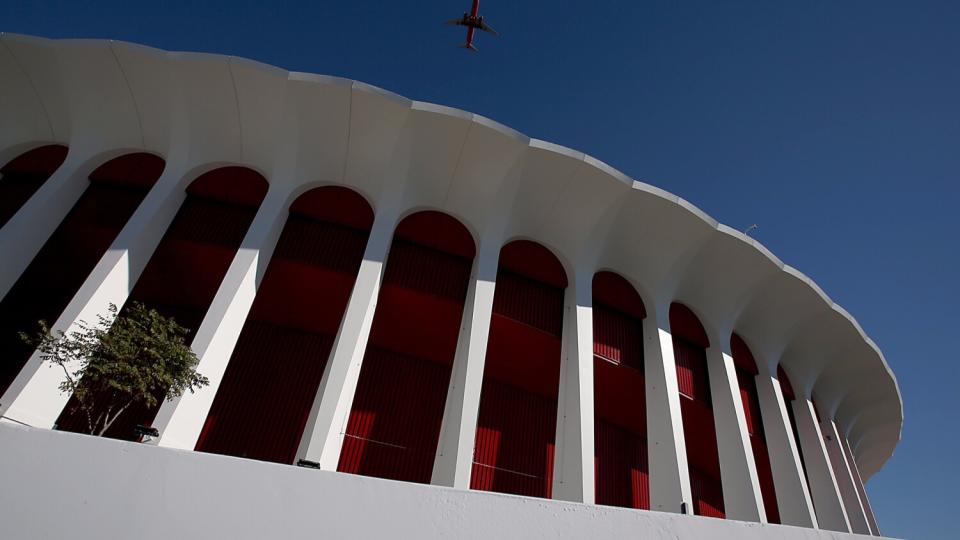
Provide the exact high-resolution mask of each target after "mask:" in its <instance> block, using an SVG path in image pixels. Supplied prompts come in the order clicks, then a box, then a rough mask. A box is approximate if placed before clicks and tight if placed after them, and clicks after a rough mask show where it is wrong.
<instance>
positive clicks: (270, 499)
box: [0, 423, 876, 540]
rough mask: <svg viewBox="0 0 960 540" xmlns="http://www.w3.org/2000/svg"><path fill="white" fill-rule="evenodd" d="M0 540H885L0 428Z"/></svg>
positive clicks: (64, 434)
mask: <svg viewBox="0 0 960 540" xmlns="http://www.w3.org/2000/svg"><path fill="white" fill-rule="evenodd" d="M0 536H2V537H3V538H5V539H21V538H23V539H34V538H97V539H112V538H117V539H119V538H124V539H125V538H138V539H152V538H157V539H160V538H163V539H170V538H177V539H180V538H218V539H220V538H231V539H234V538H251V539H265V538H311V539H317V538H333V539H340V538H387V539H406V538H464V539H471V538H477V539H484V540H488V539H502V538H524V539H529V538H593V539H604V538H611V539H612V538H617V539H622V538H644V539H717V540H723V539H743V540H750V539H759V538H783V539H798V540H799V539H853V538H876V537H867V536H860V535H853V534H844V533H836V532H830V531H817V530H811V529H804V528H798V527H787V526H780V525H761V524H758V523H745V522H738V521H730V520H719V519H711V518H702V517H695V516H682V515H677V514H667V513H660V512H648V511H640V510H625V509H618V508H610V507H603V506H593V505H590V506H588V505H583V504H578V503H566V502H559V501H549V500H544V499H535V498H527V497H516V496H512V495H502V494H495V493H484V492H476V491H464V490H455V489H449V488H442V487H437V486H427V485H416V484H408V483H403V482H394V481H389V480H381V479H376V478H367V477H362V476H355V475H348V474H342V473H335V472H326V471H317V470H311V469H303V468H298V467H293V466H289V465H276V464H272V463H263V462H257V461H251V460H245V459H238V458H230V457H223V456H217V455H211V454H202V453H199V452H187V451H181V450H172V449H168V448H160V447H156V446H150V445H142V444H135V443H127V442H119V441H112V440H107V439H98V438H95V437H89V436H84V435H76V434H72V433H63V432H56V431H48V430H41V429H34V428H27V427H22V426H17V425H13V424H10V423H0Z"/></svg>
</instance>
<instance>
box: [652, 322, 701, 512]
mask: <svg viewBox="0 0 960 540" xmlns="http://www.w3.org/2000/svg"><path fill="white" fill-rule="evenodd" d="M649 311H651V310H648V312H649ZM669 311H670V305H669V304H663V305H658V306H656V310H655V311H653V312H650V313H648V314H647V318H646V319H644V320H643V356H644V378H645V379H646V390H647V459H648V467H649V469H650V509H651V510H657V511H660V512H673V513H680V510H681V504H684V503H685V504H686V507H687V512H688V513H690V514H692V513H693V497H692V496H691V493H690V473H689V471H688V469H687V447H686V442H685V440H684V436H683V420H682V418H681V413H680V388H679V385H678V384H677V365H676V361H675V360H674V356H673V338H672V336H671V335H670V318H669Z"/></svg>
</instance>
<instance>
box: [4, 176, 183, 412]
mask: <svg viewBox="0 0 960 540" xmlns="http://www.w3.org/2000/svg"><path fill="white" fill-rule="evenodd" d="M184 174H185V170H184V168H183V167H180V166H178V165H177V164H176V163H168V164H167V168H166V169H165V170H164V173H163V175H162V176H161V177H160V179H159V180H157V183H156V184H155V185H154V187H153V189H151V190H150V192H149V193H148V194H147V196H146V198H145V199H144V200H143V202H142V203H140V206H139V207H138V208H137V210H136V212H134V213H133V215H132V216H131V217H130V219H129V220H128V221H127V224H126V225H125V226H124V228H123V230H121V231H120V234H119V235H117V238H116V240H114V242H113V244H112V245H111V246H110V249H109V250H107V252H106V253H105V254H104V255H103V257H101V259H100V261H99V262H98V263H97V266H96V267H95V268H94V269H93V271H92V272H91V273H90V275H89V276H88V277H87V279H86V281H84V283H83V285H82V286H81V287H80V290H79V291H77V294H75V295H74V297H73V299H72V300H71V301H70V303H69V304H67V307H66V308H65V309H64V311H63V313H61V314H60V317H59V318H58V319H57V321H56V322H55V323H54V324H53V327H52V329H53V331H58V330H62V331H65V332H69V331H72V330H75V329H77V326H76V325H77V323H78V322H79V321H87V322H89V323H95V322H96V321H97V316H98V315H102V314H105V313H106V312H107V308H108V306H109V305H110V304H111V303H112V304H116V305H117V306H122V305H123V303H124V302H126V300H127V296H129V294H130V291H131V290H132V289H133V286H134V284H136V282H137V279H138V278H139V277H140V273H141V272H142V271H143V269H144V267H145V266H146V265H147V262H148V261H149V260H150V257H151V255H153V251H154V249H156V247H157V244H159V242H160V239H161V238H162V237H163V234H164V232H166V230H167V227H168V226H169V225H170V222H171V221H172V220H173V218H174V216H175V215H176V214H177V211H178V210H179V208H180V203H181V202H183V199H184V198H185V197H186V192H185V191H184V190H183V182H182V179H183V176H184ZM62 380H63V372H62V371H61V370H59V369H55V368H54V367H52V366H49V365H48V366H41V360H40V355H39V354H36V353H34V354H33V356H31V357H30V359H29V360H28V361H27V364H26V366H24V368H23V369H22V370H21V371H20V374H19V375H18V376H17V378H16V379H15V380H14V381H13V383H12V384H11V385H10V388H9V389H7V391H6V393H5V394H4V395H3V398H2V399H0V403H2V405H0V414H4V415H6V416H7V417H8V418H11V419H13V420H16V421H19V422H23V423H25V424H29V425H31V426H34V427H42V428H47V429H49V428H52V427H53V425H54V422H56V420H57V417H58V416H60V412H61V411H62V410H63V407H64V406H65V405H66V403H67V400H68V399H69V398H70V396H68V395H65V394H63V393H61V392H60V390H59V389H58V385H59V384H60V382H61V381H62ZM3 407H6V410H5V411H4V410H3Z"/></svg>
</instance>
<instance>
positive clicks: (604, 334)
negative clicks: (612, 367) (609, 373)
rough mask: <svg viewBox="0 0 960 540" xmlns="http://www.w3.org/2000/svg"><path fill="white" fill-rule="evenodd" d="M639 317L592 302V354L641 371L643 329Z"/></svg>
mask: <svg viewBox="0 0 960 540" xmlns="http://www.w3.org/2000/svg"><path fill="white" fill-rule="evenodd" d="M641 325H642V323H641V321H640V320H639V319H636V318H633V317H630V316H628V315H625V314H623V313H621V312H619V311H615V310H613V309H611V308H608V307H606V306H604V305H603V304H594V306H593V354H595V355H598V356H601V357H603V358H606V359H607V360H610V361H613V362H614V363H616V364H622V365H624V366H627V367H631V368H633V369H637V370H640V371H643V328H642V326H641Z"/></svg>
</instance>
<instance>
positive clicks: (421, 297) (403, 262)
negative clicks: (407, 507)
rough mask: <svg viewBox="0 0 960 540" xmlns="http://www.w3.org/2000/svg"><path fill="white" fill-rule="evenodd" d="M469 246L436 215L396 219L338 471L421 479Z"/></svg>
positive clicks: (436, 432)
mask: <svg viewBox="0 0 960 540" xmlns="http://www.w3.org/2000/svg"><path fill="white" fill-rule="evenodd" d="M473 253H474V246H473V240H472V238H471V237H470V234H469V233H468V232H467V230H466V229H465V228H464V227H463V225H461V224H460V223H459V222H457V221H456V220H454V219H453V218H451V217H449V216H447V215H445V214H441V213H439V212H433V211H427V212H420V213H417V214H413V215H411V216H408V217H407V218H405V219H404V220H403V221H401V222H400V224H398V225H397V229H396V231H395V233H394V239H393V243H392V244H391V246H390V253H389V257H388V260H387V266H386V269H385V272H384V278H383V287H382V288H381V290H380V297H379V298H378V301H377V308H376V312H375V313H374V318H373V324H372V327H371V329H370V338H369V342H368V346H367V351H366V353H365V355H364V360H363V367H362V368H361V371H360V380H359V383H358V386H357V392H356V394H355V396H354V401H353V406H352V409H351V412H350V419H349V422H348V424H347V429H346V437H345V439H344V445H343V450H342V451H341V454H340V463H339V467H338V468H339V470H340V471H343V472H350V473H357V474H363V475H368V476H378V477H382V478H392V479H395V480H406V481H411V482H422V483H429V482H430V477H431V474H432V472H433V462H434V458H435V456H436V449H437V443H438V441H439V437H440V424H441V422H442V419H443V409H444V403H445V401H446V396H447V387H448V385H449V380H450V370H451V366H452V364H453V356H454V354H455V352H456V342H457V337H458V335H459V331H460V319H461V317H462V314H463V303H464V299H465V297H466V293H467V287H468V285H469V281H470V271H471V266H472V257H473Z"/></svg>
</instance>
